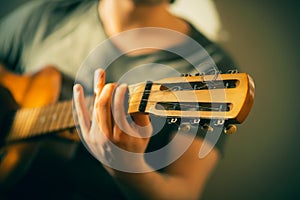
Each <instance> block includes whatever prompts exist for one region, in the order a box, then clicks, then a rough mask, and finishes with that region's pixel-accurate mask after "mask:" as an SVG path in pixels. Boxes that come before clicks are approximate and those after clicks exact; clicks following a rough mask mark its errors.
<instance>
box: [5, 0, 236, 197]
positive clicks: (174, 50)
mask: <svg viewBox="0 0 300 200" xmlns="http://www.w3.org/2000/svg"><path fill="white" fill-rule="evenodd" d="M97 6H98V1H90V0H72V1H70V0H60V1H33V2H30V3H28V4H26V5H25V6H23V7H21V8H19V9H18V10H16V11H15V12H13V13H12V14H11V15H9V16H8V17H7V18H5V19H4V20H3V21H2V22H1V24H0V62H2V63H3V64H4V65H5V66H6V67H8V68H10V69H11V70H12V71H15V72H16V73H32V72H35V71H37V70H40V69H42V68H43V67H44V66H46V65H49V64H51V65H55V66H57V68H58V69H59V70H60V71H61V72H62V73H63V74H66V75H67V76H69V77H72V78H74V79H75V78H76V77H77V79H76V81H77V82H80V83H82V84H84V86H85V87H86V88H87V90H91V87H92V83H93V81H92V78H93V71H94V70H95V69H96V68H98V67H102V68H105V69H106V70H107V81H108V82H113V81H114V82H115V81H119V82H126V83H129V84H132V83H136V82H140V81H146V80H147V79H151V80H156V79H161V78H165V77H169V76H177V75H179V74H180V73H195V72H205V73H211V72H212V71H211V68H210V67H211V66H213V68H214V67H215V66H217V67H218V69H219V70H221V71H222V72H226V71H227V70H229V69H232V68H233V67H234V64H233V62H232V60H231V59H230V57H228V56H227V55H226V53H225V52H224V51H223V50H222V49H221V48H220V47H219V46H218V45H216V44H214V43H212V42H211V41H209V40H208V39H207V38H206V37H204V36H203V35H202V34H201V33H200V32H198V31H197V30H196V29H195V28H194V27H193V26H192V25H191V24H190V33H189V36H190V38H189V39H187V40H184V41H183V42H182V43H180V45H175V46H168V47H167V48H165V49H161V47H160V44H156V43H155V41H154V42H153V43H152V44H151V45H153V46H152V47H153V48H156V49H160V50H158V51H155V52H154V53H150V54H145V55H138V56H132V55H127V54H126V53H124V52H122V51H121V50H119V49H118V48H117V47H116V45H115V44H114V42H112V41H111V40H108V38H107V35H106V34H105V31H104V29H103V27H102V23H101V19H100V18H99V15H98V7H97ZM147 31H151V30H150V29H149V30H147ZM162 31H163V32H162V34H165V33H166V32H165V31H164V30H162ZM167 32H168V31H167ZM173 33H174V32H172V33H170V35H172V34H173ZM179 35H180V37H184V36H182V35H181V34H179ZM176 36H178V34H175V36H174V37H176ZM117 39H118V38H117ZM139 39H140V38H136V41H138V40H139ZM152 39H153V38H152ZM195 43H197V44H195ZM147 44H148V43H147ZM199 44H201V46H200V47H199ZM148 45H149V44H148ZM151 45H150V46H151ZM133 48H134V47H133ZM204 49H205V50H204ZM203 63H204V64H203ZM80 67H81V68H80ZM172 129H176V127H166V128H165V129H164V130H163V131H162V134H157V135H155V137H153V139H152V138H151V141H150V144H149V147H148V149H147V151H154V150H156V149H159V148H161V147H162V146H164V145H165V144H166V143H168V141H169V137H170V135H169V133H170V132H171V131H170V130H172ZM201 134H203V133H199V134H198V135H200V136H201ZM202 136H203V137H204V135H202ZM224 138H225V136H224V134H222V136H221V137H220V139H219V141H218V143H217V145H216V147H217V148H218V149H219V150H220V151H221V152H222V151H223V150H222V148H223V144H224ZM39 164H40V163H39ZM36 168H39V170H36ZM36 168H35V170H31V171H29V173H28V175H27V176H26V177H25V178H24V180H22V182H21V184H20V185H19V187H16V188H15V189H14V192H13V194H14V195H17V196H18V195H22V196H26V197H29V196H31V197H32V198H38V194H43V195H45V196H46V195H47V194H51V195H50V196H48V197H49V198H50V199H51V197H57V195H58V194H63V195H62V196H64V197H65V198H67V199H89V198H91V199H93V198H98V197H103V198H114V199H121V198H123V196H122V193H121V192H120V190H119V188H118V187H117V185H116V184H115V182H114V180H112V178H111V177H110V176H109V175H108V174H107V172H106V171H105V170H104V169H103V168H102V166H101V164H100V163H99V162H97V161H96V160H95V159H94V158H93V157H92V156H91V155H89V154H88V153H87V152H86V151H85V149H84V148H83V147H80V148H79V150H78V153H77V155H76V156H75V158H74V159H72V160H70V161H68V162H66V163H64V164H62V165H61V166H60V168H58V169H57V170H56V171H55V172H52V173H51V176H46V177H45V176H44V175H43V174H44V173H48V171H49V169H48V168H45V170H41V167H40V166H39V167H36ZM40 181H42V182H43V184H40ZM33 190H34V192H35V194H36V196H32V195H33V194H34V192H33ZM36 191H38V192H37V193H38V194H37V193H36ZM45 196H43V198H44V197H45ZM62 196H61V197H62Z"/></svg>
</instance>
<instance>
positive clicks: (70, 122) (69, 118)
mask: <svg viewBox="0 0 300 200" xmlns="http://www.w3.org/2000/svg"><path fill="white" fill-rule="evenodd" d="M68 110H69V112H68V115H67V118H68V123H67V124H66V126H67V128H71V127H74V126H75V122H74V119H73V109H72V105H69V106H68Z"/></svg>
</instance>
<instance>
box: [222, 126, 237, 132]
mask: <svg viewBox="0 0 300 200" xmlns="http://www.w3.org/2000/svg"><path fill="white" fill-rule="evenodd" d="M236 130H237V128H236V126H235V125H233V124H229V125H228V126H226V128H224V133H226V134H233V133H235V132H236Z"/></svg>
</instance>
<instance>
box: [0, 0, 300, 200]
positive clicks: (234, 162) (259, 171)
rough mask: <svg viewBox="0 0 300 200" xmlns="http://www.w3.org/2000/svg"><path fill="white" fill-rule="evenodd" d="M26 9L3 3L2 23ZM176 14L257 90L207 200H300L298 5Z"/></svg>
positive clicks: (190, 9)
mask: <svg viewBox="0 0 300 200" xmlns="http://www.w3.org/2000/svg"><path fill="white" fill-rule="evenodd" d="M25 2H26V0H6V1H1V7H0V17H1V18H2V17H3V16H5V15H6V14H7V13H9V12H11V11H12V10H13V9H15V8H16V7H18V6H19V5H21V4H23V3H25ZM172 10H173V11H174V12H176V13H178V14H179V15H182V16H184V17H185V18H188V19H190V20H191V21H192V22H193V23H195V24H196V26H197V27H198V28H199V29H201V30H202V31H203V32H204V33H206V34H207V35H208V36H209V37H210V38H211V39H213V40H215V41H217V42H219V43H220V44H221V45H222V46H223V47H224V48H225V49H226V50H227V51H228V52H229V53H230V54H231V55H232V57H233V58H234V59H235V61H236V62H237V64H238V67H239V68H240V71H243V72H247V73H249V74H251V76H252V77H253V78H254V80H255V84H256V97H255V103H254V106H253V109H252V111H251V113H250V115H249V117H248V118H247V120H246V121H245V123H244V124H243V125H240V126H238V132H237V133H236V134H234V135H231V136H230V139H229V140H228V143H227V148H226V153H225V157H224V158H223V159H222V161H221V162H220V165H219V166H218V167H217V169H216V171H215V173H214V174H213V176H212V177H211V179H210V180H209V183H208V185H207V188H206V190H205V193H204V196H203V199H205V200H213V199H244V200H248V199H249V200H250V199H251V200H253V199H300V153H299V150H300V145H299V143H300V131H299V130H298V125H299V124H300V123H299V122H297V120H298V119H299V118H298V117H299V112H300V106H299V103H300V101H299V100H300V97H299V95H298V93H299V91H300V90H299V83H298V80H299V79H298V76H299V73H300V67H299V66H298V63H297V62H298V61H299V60H300V59H299V57H300V56H299V55H298V53H299V52H300V46H299V45H300V38H299V36H300V27H299V26H300V23H299V19H300V1H294V0H287V1H269V0H261V1H243V0H226V1H224V0H223V1H220V0H215V1H210V0H177V2H176V3H175V5H173V6H172ZM298 123H299V124H298Z"/></svg>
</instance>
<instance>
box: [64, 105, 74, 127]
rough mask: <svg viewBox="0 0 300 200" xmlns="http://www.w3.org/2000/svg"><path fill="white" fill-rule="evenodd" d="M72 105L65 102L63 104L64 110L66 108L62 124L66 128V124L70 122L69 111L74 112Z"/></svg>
mask: <svg viewBox="0 0 300 200" xmlns="http://www.w3.org/2000/svg"><path fill="white" fill-rule="evenodd" d="M71 107H72V106H71V105H69V104H64V106H63V110H64V118H63V120H62V125H63V126H64V128H66V125H67V124H68V121H69V119H68V118H69V112H71V113H72V111H71V110H72V108H71Z"/></svg>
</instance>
